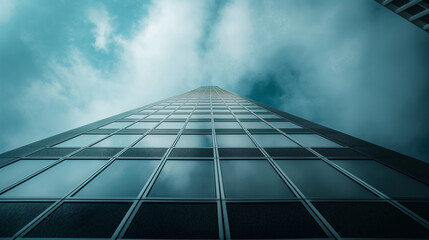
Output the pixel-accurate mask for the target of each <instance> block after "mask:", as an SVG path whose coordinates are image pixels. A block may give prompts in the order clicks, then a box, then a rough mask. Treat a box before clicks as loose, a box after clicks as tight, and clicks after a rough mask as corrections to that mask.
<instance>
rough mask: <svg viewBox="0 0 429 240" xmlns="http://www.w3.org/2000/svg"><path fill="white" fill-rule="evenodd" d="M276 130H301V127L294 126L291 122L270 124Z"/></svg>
mask: <svg viewBox="0 0 429 240" xmlns="http://www.w3.org/2000/svg"><path fill="white" fill-rule="evenodd" d="M269 123H270V124H271V125H273V126H274V127H276V128H301V127H300V126H298V125H296V124H293V123H291V122H269Z"/></svg>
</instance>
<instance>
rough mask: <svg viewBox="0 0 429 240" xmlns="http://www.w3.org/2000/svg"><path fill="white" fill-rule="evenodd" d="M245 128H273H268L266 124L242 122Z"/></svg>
mask: <svg viewBox="0 0 429 240" xmlns="http://www.w3.org/2000/svg"><path fill="white" fill-rule="evenodd" d="M241 124H243V126H244V127H245V128H250V129H270V128H271V127H270V126H268V125H267V124H266V123H264V122H241Z"/></svg>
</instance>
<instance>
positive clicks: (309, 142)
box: [290, 134, 341, 147]
mask: <svg viewBox="0 0 429 240" xmlns="http://www.w3.org/2000/svg"><path fill="white" fill-rule="evenodd" d="M290 136H291V137H292V138H294V139H296V140H298V141H299V142H300V143H302V144H304V146H307V147H341V145H339V144H336V143H334V142H332V141H330V140H328V139H326V138H324V137H321V136H319V135H317V134H290Z"/></svg>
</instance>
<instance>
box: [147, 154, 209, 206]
mask: <svg viewBox="0 0 429 240" xmlns="http://www.w3.org/2000/svg"><path fill="white" fill-rule="evenodd" d="M149 197H172V198H214V197H215V183H214V169H213V161H179V160H169V161H167V163H166V164H165V166H164V167H163V169H162V171H161V173H160V175H159V176H158V178H157V179H156V182H155V184H154V186H153V188H152V189H151V191H150V193H149Z"/></svg>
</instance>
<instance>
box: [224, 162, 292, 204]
mask: <svg viewBox="0 0 429 240" xmlns="http://www.w3.org/2000/svg"><path fill="white" fill-rule="evenodd" d="M221 168H222V178H223V183H224V188H225V193H226V197H227V198H294V196H293V194H292V192H291V191H290V190H289V188H287V186H286V185H285V183H284V182H283V181H282V180H281V178H280V176H278V175H277V173H276V172H275V171H274V169H273V168H272V167H271V166H270V165H269V163H268V162H267V161H265V160H250V161H248V160H225V161H221ZM255 176H258V177H255Z"/></svg>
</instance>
